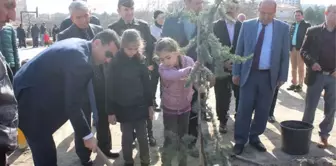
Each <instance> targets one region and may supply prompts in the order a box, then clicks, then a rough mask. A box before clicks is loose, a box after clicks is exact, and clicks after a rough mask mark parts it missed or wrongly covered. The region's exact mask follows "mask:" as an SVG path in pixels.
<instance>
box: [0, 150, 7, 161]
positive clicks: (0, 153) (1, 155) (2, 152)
mask: <svg viewBox="0 0 336 166" xmlns="http://www.w3.org/2000/svg"><path fill="white" fill-rule="evenodd" d="M7 152H8V148H5V147H0V165H1V166H7V155H6V153H7Z"/></svg>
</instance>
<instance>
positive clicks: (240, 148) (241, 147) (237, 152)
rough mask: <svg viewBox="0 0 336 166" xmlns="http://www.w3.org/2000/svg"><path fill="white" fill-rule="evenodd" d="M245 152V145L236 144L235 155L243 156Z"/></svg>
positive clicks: (234, 147)
mask: <svg viewBox="0 0 336 166" xmlns="http://www.w3.org/2000/svg"><path fill="white" fill-rule="evenodd" d="M243 151H244V145H243V144H235V145H234V146H233V153H234V154H235V155H241V154H242V153H243Z"/></svg>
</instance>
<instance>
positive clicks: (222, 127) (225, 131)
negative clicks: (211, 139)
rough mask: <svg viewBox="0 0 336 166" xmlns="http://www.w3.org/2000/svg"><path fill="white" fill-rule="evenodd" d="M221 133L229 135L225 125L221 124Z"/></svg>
mask: <svg viewBox="0 0 336 166" xmlns="http://www.w3.org/2000/svg"><path fill="white" fill-rule="evenodd" d="M219 132H220V133H221V134H225V133H227V127H226V125H225V124H220V126H219Z"/></svg>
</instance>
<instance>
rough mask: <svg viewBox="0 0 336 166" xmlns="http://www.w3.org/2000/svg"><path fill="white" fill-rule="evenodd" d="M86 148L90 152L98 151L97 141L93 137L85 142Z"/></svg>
mask: <svg viewBox="0 0 336 166" xmlns="http://www.w3.org/2000/svg"><path fill="white" fill-rule="evenodd" d="M84 146H85V147H86V148H88V149H90V150H92V152H96V151H97V140H96V138H95V137H92V138H90V139H88V140H84Z"/></svg>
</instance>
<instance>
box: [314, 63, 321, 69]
mask: <svg viewBox="0 0 336 166" xmlns="http://www.w3.org/2000/svg"><path fill="white" fill-rule="evenodd" d="M312 70H313V71H321V70H322V68H321V66H320V65H319V64H318V63H314V64H313V66H312Z"/></svg>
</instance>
